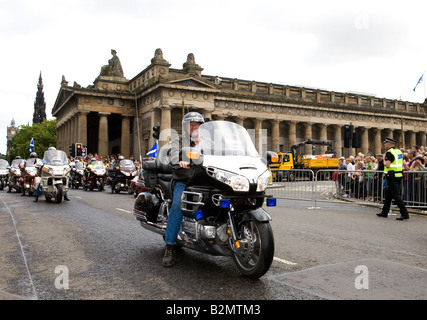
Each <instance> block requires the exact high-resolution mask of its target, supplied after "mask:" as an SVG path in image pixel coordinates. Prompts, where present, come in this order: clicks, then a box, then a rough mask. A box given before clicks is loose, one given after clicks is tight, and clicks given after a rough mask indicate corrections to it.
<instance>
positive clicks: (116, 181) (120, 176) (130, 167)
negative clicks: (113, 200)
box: [107, 159, 137, 194]
mask: <svg viewBox="0 0 427 320" xmlns="http://www.w3.org/2000/svg"><path fill="white" fill-rule="evenodd" d="M136 174H137V171H136V168H135V165H134V163H133V161H132V160H126V159H124V160H121V161H120V162H119V164H118V165H115V166H114V167H113V169H109V170H108V178H107V184H109V185H111V193H113V192H115V193H120V191H126V192H127V193H129V194H131V193H132V189H131V187H130V183H131V181H132V179H133V178H134V177H135V176H136Z"/></svg>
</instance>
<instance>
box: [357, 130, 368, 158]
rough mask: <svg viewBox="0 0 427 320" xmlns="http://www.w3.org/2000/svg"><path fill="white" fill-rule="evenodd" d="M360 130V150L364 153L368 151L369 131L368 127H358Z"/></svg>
mask: <svg viewBox="0 0 427 320" xmlns="http://www.w3.org/2000/svg"><path fill="white" fill-rule="evenodd" d="M359 129H360V131H361V132H362V143H361V152H362V153H363V154H364V155H366V154H367V153H368V152H369V133H368V128H365V127H360V128H359Z"/></svg>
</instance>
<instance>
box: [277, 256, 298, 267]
mask: <svg viewBox="0 0 427 320" xmlns="http://www.w3.org/2000/svg"><path fill="white" fill-rule="evenodd" d="M273 260H276V261H278V262H281V263H284V264H288V265H290V266H296V265H297V264H298V263H295V262H291V261H288V260H284V259H280V258H277V257H274V258H273Z"/></svg>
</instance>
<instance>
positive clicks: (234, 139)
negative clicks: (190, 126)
mask: <svg viewBox="0 0 427 320" xmlns="http://www.w3.org/2000/svg"><path fill="white" fill-rule="evenodd" d="M199 146H200V148H201V149H202V150H203V154H204V155H210V156H248V157H256V158H259V157H260V156H259V154H258V151H257V150H256V149H255V146H254V144H253V142H252V140H251V138H250V136H249V134H248V132H247V130H246V129H245V128H244V127H242V126H241V125H239V124H237V123H234V122H228V121H209V122H206V123H203V124H202V125H201V126H200V128H199Z"/></svg>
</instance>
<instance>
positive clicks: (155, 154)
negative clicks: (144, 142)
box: [147, 141, 157, 158]
mask: <svg viewBox="0 0 427 320" xmlns="http://www.w3.org/2000/svg"><path fill="white" fill-rule="evenodd" d="M147 156H150V157H153V158H155V157H156V156H157V141H156V143H155V144H154V146H153V147H152V148H151V150H150V151H148V153H147Z"/></svg>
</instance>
